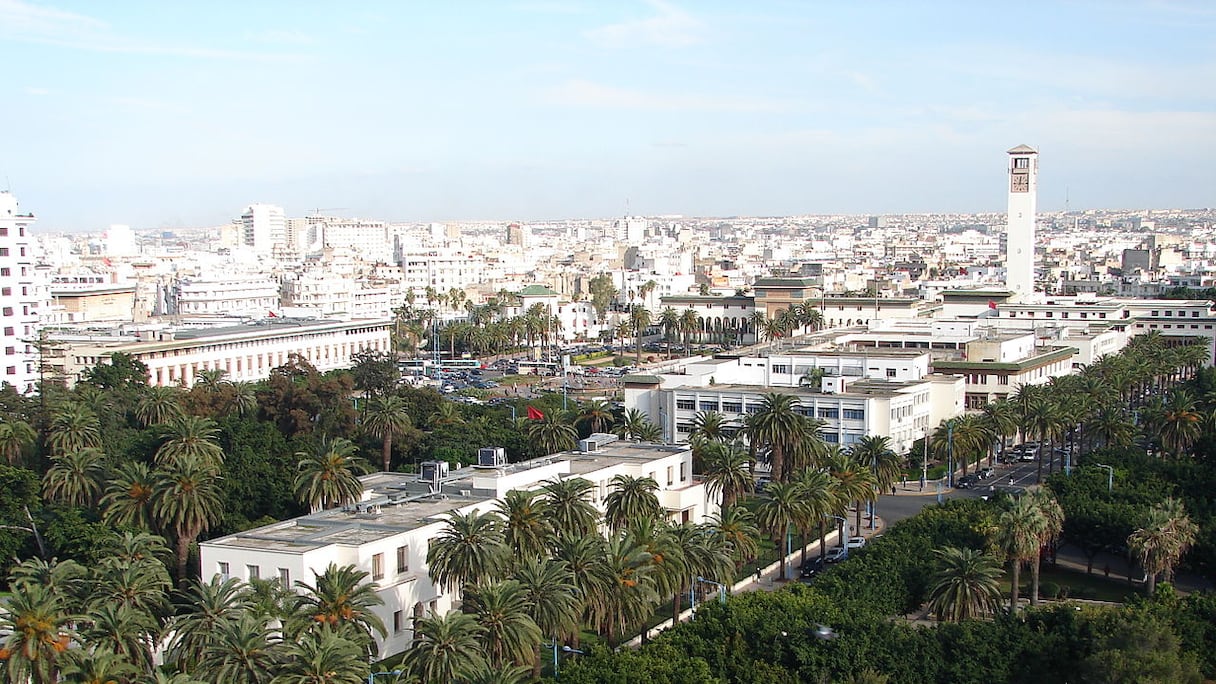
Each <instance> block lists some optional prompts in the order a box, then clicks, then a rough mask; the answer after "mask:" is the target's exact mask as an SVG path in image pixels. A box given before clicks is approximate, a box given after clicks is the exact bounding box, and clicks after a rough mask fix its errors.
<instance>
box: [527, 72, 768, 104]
mask: <svg viewBox="0 0 1216 684" xmlns="http://www.w3.org/2000/svg"><path fill="white" fill-rule="evenodd" d="M546 99H547V100H548V101H549V102H551V103H553V104H559V105H565V106H569V107H594V108H597V109H631V110H639V111H668V112H672V111H710V112H781V111H786V110H788V109H790V108H791V107H790V106H789V105H788V104H785V103H781V102H776V101H772V100H762V99H757V98H752V97H722V96H704V95H690V94H682V93H654V92H646V91H642V90H629V89H626V88H615V87H613V86H608V85H604V84H602V83H595V82H593V81H586V80H582V79H570V80H568V81H566V82H565V83H563V84H561V85H560V86H558V87H556V88H553V89H551V90H549V91H548V93H546Z"/></svg>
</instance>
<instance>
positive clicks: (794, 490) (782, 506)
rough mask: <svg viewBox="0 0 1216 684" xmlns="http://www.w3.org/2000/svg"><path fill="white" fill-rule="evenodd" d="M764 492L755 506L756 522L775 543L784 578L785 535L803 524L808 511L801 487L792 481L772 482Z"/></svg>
mask: <svg viewBox="0 0 1216 684" xmlns="http://www.w3.org/2000/svg"><path fill="white" fill-rule="evenodd" d="M764 493H765V497H764V498H763V499H761V501H760V505H759V506H757V507H756V523H757V524H758V525H759V526H760V529H762V530H764V531H765V532H767V533H768V535H769V538H771V539H772V540H773V542H774V543H776V544H777V553H778V555H779V556H781V578H782V579H785V578H786V577H787V575H786V572H785V563H786V556H787V555H788V548H786V547H785V544H784V542H786V535H788V534H789V531H790V527H793V526H797V525H800V524H803V521H804V520H806V519H807V518H809V517H810V511H809V509H808V506H807V504H806V502H805V501H804V500H803V499H802V492H801V488H800V487H799V486H798V485H797V484H795V483H793V482H773V483H772V484H770V485H769V486H768V487H766V488H765V490H764Z"/></svg>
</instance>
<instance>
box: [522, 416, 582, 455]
mask: <svg viewBox="0 0 1216 684" xmlns="http://www.w3.org/2000/svg"><path fill="white" fill-rule="evenodd" d="M528 439H530V440H532V443H533V444H534V445H535V447H536V449H537V450H538V451H539V452H540V453H541V455H549V454H556V453H558V452H561V451H569V450H571V449H573V448H574V447H575V445H576V444H577V443H578V430H576V429H575V428H574V425H572V424H571V422H570V417H569V414H568V413H567V412H566V411H549V412H548V413H546V414H545V416H544V417H543V418H541V419H540V420H533V421H529V423H528Z"/></svg>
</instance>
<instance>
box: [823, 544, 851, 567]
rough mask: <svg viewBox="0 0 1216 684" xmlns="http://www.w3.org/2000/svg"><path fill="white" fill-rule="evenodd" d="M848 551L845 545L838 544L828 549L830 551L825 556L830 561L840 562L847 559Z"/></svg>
mask: <svg viewBox="0 0 1216 684" xmlns="http://www.w3.org/2000/svg"><path fill="white" fill-rule="evenodd" d="M846 553H847V551H846V550H845V548H844V547H843V546H836V547H833V548H830V549H828V553H827V555H826V556H824V560H825V561H827V562H828V563H838V562H840V561H842V560H844V559H845V554H846Z"/></svg>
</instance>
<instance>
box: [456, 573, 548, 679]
mask: <svg viewBox="0 0 1216 684" xmlns="http://www.w3.org/2000/svg"><path fill="white" fill-rule="evenodd" d="M530 608H531V606H530V605H529V601H528V594H527V592H526V591H524V589H523V587H522V586H521V585H520V583H519V582H517V581H515V580H511V579H509V580H505V581H502V582H494V583H478V584H476V585H473V586H472V588H471V590H470V591H468V592H466V593H465V595H464V612H466V613H471V614H472V615H473V616H474V617H476V618H477V622H478V624H480V625H481V626H482V629H483V630H484V631H483V632H482V637H481V638H482V643H483V644H484V645H485V649H486V653H487V656H488V658H487V659H488V660H489V662H490V666H491V667H502V666H504V665H508V664H515V665H522V664H523V663H525V662H530V661H532V659H533V658H534V657H535V656H536V647H537V646H538V645H539V644H540V642H541V632H540V627H538V626H537V625H536V622H534V621H533V620H532V617H531V616H530V615H529V614H528V611H529V609H530Z"/></svg>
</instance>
